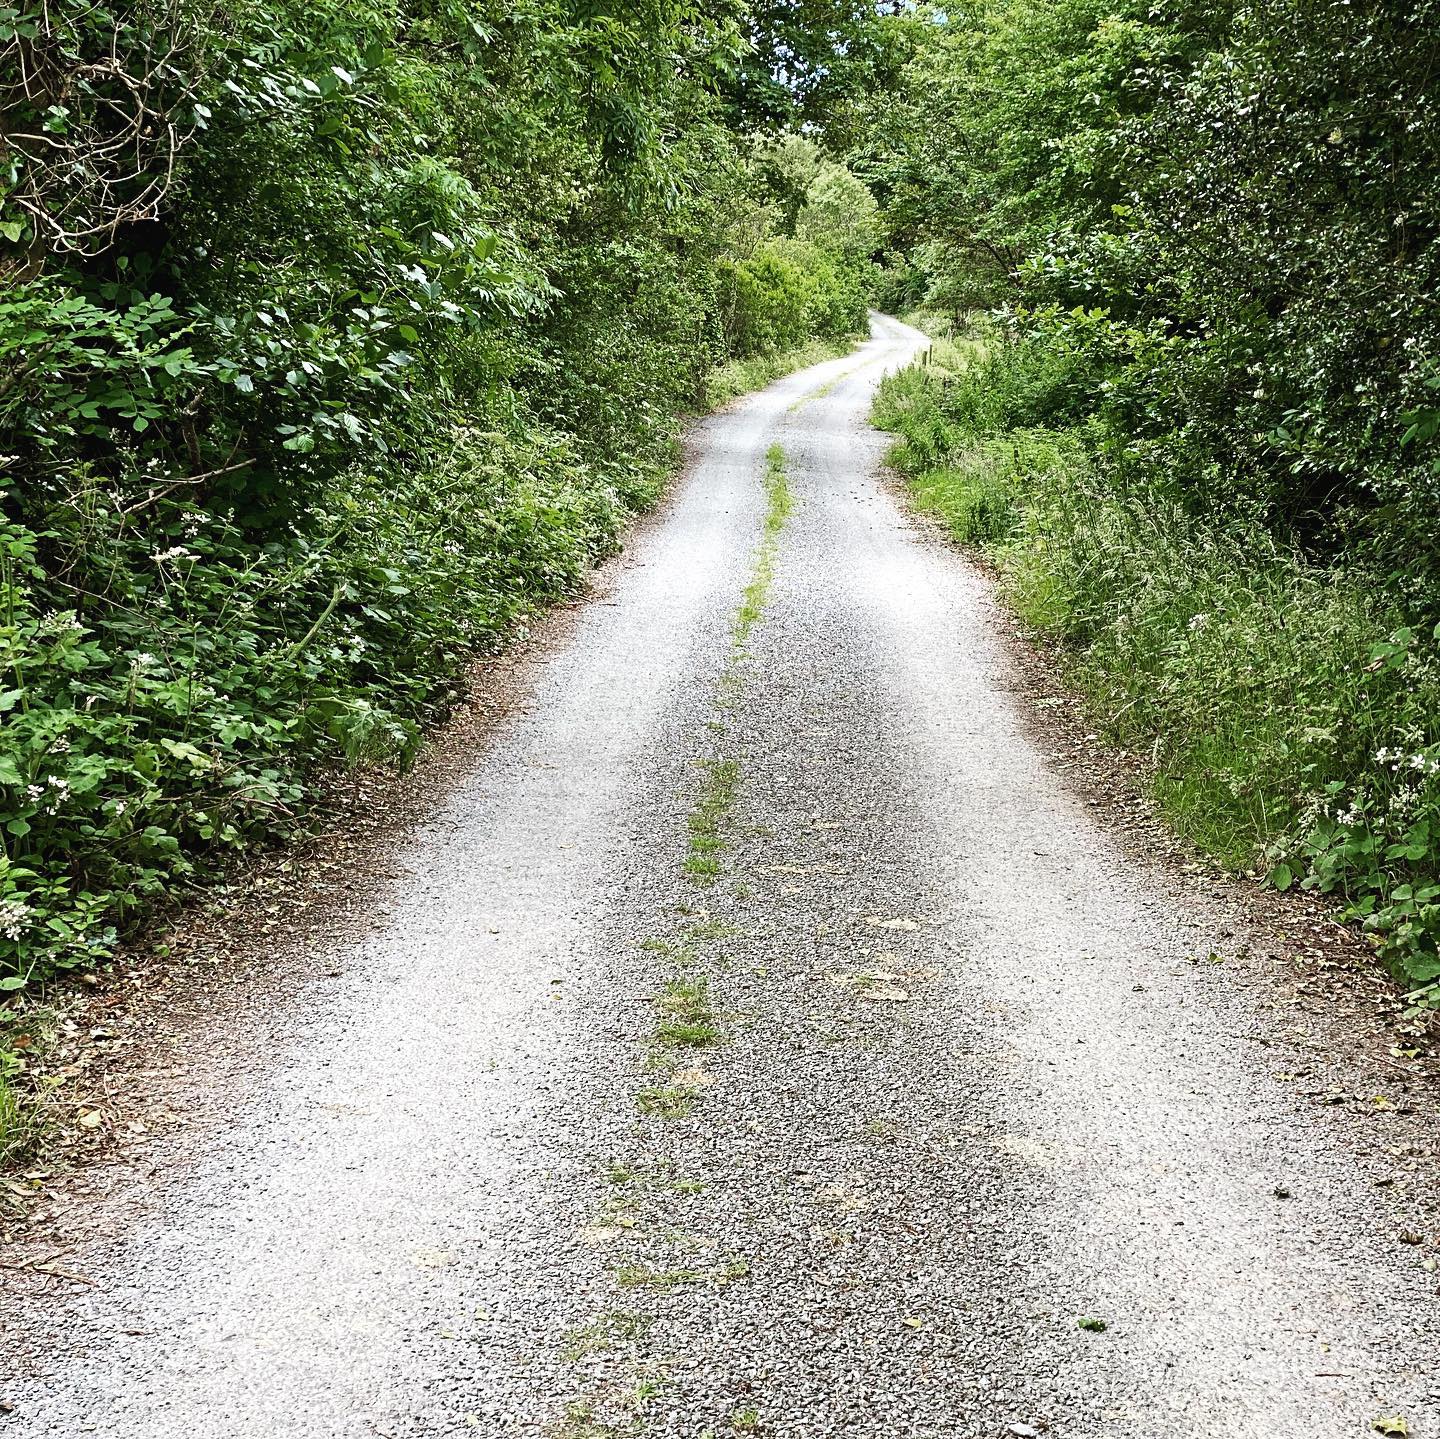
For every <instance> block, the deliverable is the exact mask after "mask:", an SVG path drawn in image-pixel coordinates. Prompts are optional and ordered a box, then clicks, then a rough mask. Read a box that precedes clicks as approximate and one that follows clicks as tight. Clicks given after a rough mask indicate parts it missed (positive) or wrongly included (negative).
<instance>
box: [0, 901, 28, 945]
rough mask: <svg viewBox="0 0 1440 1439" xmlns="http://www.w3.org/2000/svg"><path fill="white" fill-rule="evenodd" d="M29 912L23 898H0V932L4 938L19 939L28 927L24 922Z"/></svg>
mask: <svg viewBox="0 0 1440 1439" xmlns="http://www.w3.org/2000/svg"><path fill="white" fill-rule="evenodd" d="M30 913H31V909H30V906H29V905H28V904H26V903H25V901H24V900H23V899H0V934H3V935H4V936H5V938H6V939H19V938H20V936H21V935H23V934H24V933H25V931H26V930H27V929H29V928H30V926H29V924H28V923H27V922H26V921H27V918H28V916H29V915H30Z"/></svg>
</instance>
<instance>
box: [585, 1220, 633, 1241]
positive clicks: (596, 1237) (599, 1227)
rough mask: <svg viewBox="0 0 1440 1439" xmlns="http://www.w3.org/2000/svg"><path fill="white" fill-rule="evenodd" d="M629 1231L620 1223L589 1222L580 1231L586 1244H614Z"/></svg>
mask: <svg viewBox="0 0 1440 1439" xmlns="http://www.w3.org/2000/svg"><path fill="white" fill-rule="evenodd" d="M629 1232H630V1231H629V1230H627V1229H623V1228H622V1227H621V1226H620V1225H618V1224H589V1225H586V1227H585V1228H584V1229H582V1230H581V1231H580V1238H581V1239H583V1240H584V1241H585V1243H586V1244H613V1243H614V1242H615V1241H616V1240H617V1239H623V1238H624V1237H625V1235H626V1234H628V1233H629Z"/></svg>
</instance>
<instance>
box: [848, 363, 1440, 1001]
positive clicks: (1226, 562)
mask: <svg viewBox="0 0 1440 1439" xmlns="http://www.w3.org/2000/svg"><path fill="white" fill-rule="evenodd" d="M1065 384H1066V377H1065V373H1064V365H1063V361H1062V360H1058V359H1057V357H1056V356H1055V355H1054V354H1053V353H1051V352H1046V351H1045V350H1044V349H1043V348H1041V347H1040V346H1039V345H1038V344H1031V345H1025V344H1014V343H1005V342H1003V341H1002V340H1001V339H999V338H998V337H991V338H990V340H989V343H988V344H976V343H973V342H964V343H959V344H957V343H954V342H950V341H946V340H943V339H942V340H939V341H937V343H936V346H935V349H934V351H933V352H932V356H931V358H930V362H929V363H926V364H921V365H917V366H914V367H912V368H911V369H909V370H907V371H905V372H903V373H901V374H899V375H897V376H894V377H892V378H890V379H889V380H887V381H886V382H885V383H884V385H883V386H882V388H881V390H880V394H879V396H878V398H877V402H876V408H875V416H874V417H875V421H876V423H877V424H878V425H880V426H881V427H882V428H884V429H888V430H892V431H894V432H895V433H896V434H897V436H898V437H899V439H898V443H897V445H896V448H895V451H894V462H895V463H896V465H897V466H898V467H899V468H900V469H901V471H902V472H903V473H904V474H905V475H906V476H907V477H908V479H909V481H910V484H911V486H912V489H913V492H914V494H915V497H916V500H917V502H918V504H920V505H921V506H922V507H923V508H925V509H927V510H929V511H931V512H933V513H935V514H937V515H939V516H940V517H941V518H942V519H943V520H944V521H945V523H946V524H947V526H948V527H949V529H950V531H951V533H952V534H953V535H954V537H955V538H956V539H957V540H958V541H960V542H961V543H964V544H967V545H972V546H975V547H977V548H978V549H980V550H982V551H983V552H984V553H985V554H986V555H987V556H988V557H989V558H990V559H991V560H992V561H993V562H994V564H995V566H996V568H997V570H998V574H999V578H1000V585H1001V589H1002V592H1003V594H1004V596H1005V598H1006V600H1007V601H1008V602H1009V603H1010V604H1011V606H1012V607H1013V608H1014V609H1015V611H1016V612H1017V613H1018V614H1019V615H1020V616H1021V617H1022V619H1023V620H1024V621H1025V622H1026V623H1027V624H1028V625H1030V626H1031V627H1032V628H1033V629H1034V630H1035V631H1037V632H1038V633H1039V634H1041V635H1043V636H1045V637H1047V638H1049V639H1051V640H1053V641H1055V642H1056V643H1057V644H1058V646H1059V647H1060V649H1061V652H1062V654H1063V655H1064V656H1065V661H1066V677H1067V679H1068V681H1069V682H1070V683H1071V684H1072V685H1074V686H1075V687H1076V688H1077V689H1078V690H1079V691H1080V692H1081V693H1082V695H1083V696H1084V697H1085V699H1086V701H1087V703H1088V706H1089V711H1090V714H1091V716H1092V719H1093V721H1094V723H1095V724H1096V725H1097V726H1098V727H1099V728H1101V730H1102V731H1103V732H1104V733H1105V734H1106V735H1107V737H1109V738H1110V739H1112V740H1113V741H1115V742H1117V743H1120V744H1123V745H1125V746H1126V747H1127V748H1132V749H1135V750H1137V751H1140V752H1142V753H1145V754H1148V755H1150V756H1153V770H1152V784H1153V788H1154V792H1155V795H1156V796H1157V798H1158V800H1159V802H1160V803H1161V805H1162V806H1163V807H1164V810H1165V812H1166V813H1167V814H1168V815H1169V816H1170V818H1171V820H1172V821H1173V822H1174V824H1175V825H1176V827H1177V828H1178V829H1179V830H1180V831H1181V832H1182V833H1183V834H1184V835H1186V836H1187V837H1188V838H1189V839H1190V840H1192V841H1193V842H1194V843H1196V844H1197V845H1198V846H1199V847H1201V848H1202V849H1203V850H1205V851H1206V852H1207V853H1209V854H1211V855H1213V856H1214V857H1215V858H1216V859H1218V860H1220V861H1221V862H1222V863H1224V864H1225V865H1227V866H1229V867H1232V868H1235V869H1242V870H1251V871H1253V872H1255V873H1257V875H1264V876H1266V877H1268V879H1269V880H1270V882H1272V883H1274V884H1276V885H1278V886H1279V887H1281V888H1288V887H1289V886H1290V885H1292V884H1302V885H1305V886H1307V887H1311V888H1315V889H1318V890H1321V891H1323V892H1324V893H1326V894H1331V895H1334V896H1335V898H1336V900H1337V902H1338V904H1339V905H1340V906H1341V907H1342V908H1343V911H1344V913H1345V914H1346V915H1347V916H1349V917H1350V918H1352V919H1354V920H1356V921H1357V922H1359V923H1362V924H1363V925H1364V926H1365V928H1366V930H1367V931H1368V932H1369V933H1370V934H1371V935H1372V936H1373V938H1374V940H1375V942H1376V944H1377V947H1378V948H1379V950H1380V952H1381V953H1382V955H1383V956H1384V958H1385V959H1386V961H1387V962H1388V963H1389V964H1390V965H1391V966H1392V968H1393V969H1394V971H1395V972H1396V974H1397V976H1398V977H1399V978H1400V979H1401V981H1402V982H1403V983H1405V984H1406V985H1407V987H1409V988H1410V989H1412V990H1414V991H1416V998H1417V1001H1418V1002H1429V1003H1432V1004H1434V1003H1437V1002H1440V987H1437V986H1436V984H1435V981H1436V979H1437V977H1440V958H1437V941H1440V905H1437V899H1440V881H1437V877H1440V658H1437V647H1436V642H1435V641H1436V635H1435V634H1434V633H1433V632H1432V630H1430V629H1429V628H1421V626H1420V625H1419V624H1417V623H1416V622H1415V620H1414V617H1413V616H1412V615H1410V614H1408V613H1407V612H1406V611H1405V610H1404V609H1403V608H1402V607H1401V606H1400V604H1399V603H1398V602H1397V601H1395V600H1394V599H1389V598H1386V596H1387V595H1393V594H1394V587H1393V586H1385V585H1382V584H1379V583H1377V582H1376V580H1377V577H1376V576H1374V575H1371V574H1369V573H1367V572H1366V571H1365V570H1364V569H1362V568H1359V567H1358V566H1354V567H1352V566H1346V565H1341V564H1335V563H1328V564H1321V563H1319V562H1317V561H1315V560H1313V559H1311V558H1310V557H1308V556H1307V555H1306V554H1305V553H1304V552H1303V551H1302V550H1301V549H1300V548H1299V547H1298V546H1297V545H1295V544H1293V543H1287V542H1285V541H1284V540H1282V539H1281V538H1279V537H1277V536H1276V535H1274V534H1272V533H1271V532H1269V531H1268V530H1267V529H1266V528H1265V527H1264V526H1263V525H1261V524H1259V523H1258V522H1256V521H1254V520H1247V519H1246V518H1245V517H1244V516H1243V515H1242V514H1238V513H1233V512H1232V513H1228V514H1224V515H1221V514H1217V513H1206V512H1205V511H1203V510H1201V509H1199V508H1198V507H1197V506H1196V505H1195V504H1193V503H1186V502H1184V500H1183V499H1182V497H1178V496H1171V495H1167V494H1165V493H1163V492H1160V491H1157V490H1155V489H1150V488H1139V487H1132V486H1130V485H1127V483H1126V480H1125V476H1124V471H1123V469H1122V468H1121V467H1119V466H1117V465H1115V464H1114V463H1112V462H1110V460H1109V459H1108V457H1107V456H1106V455H1105V453H1104V451H1103V447H1102V446H1101V445H1100V443H1099V440H1098V436H1097V434H1096V433H1095V432H1094V431H1093V430H1092V429H1091V428H1090V427H1089V426H1088V425H1087V424H1086V423H1085V422H1084V421H1081V422H1079V423H1069V422H1068V416H1067V414H1066V410H1067V399H1066V396H1065V393H1064V387H1065ZM1077 408H1079V407H1077ZM1037 417H1038V418H1040V419H1041V421H1042V422H1040V423H1037V422H1036V421H1037ZM1045 420H1049V421H1050V422H1049V423H1046V422H1044V421H1045Z"/></svg>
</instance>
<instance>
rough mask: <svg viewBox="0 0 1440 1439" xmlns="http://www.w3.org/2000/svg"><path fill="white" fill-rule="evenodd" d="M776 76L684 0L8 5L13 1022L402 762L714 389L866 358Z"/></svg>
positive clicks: (649, 476) (2, 615)
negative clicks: (166, 899) (747, 124)
mask: <svg viewBox="0 0 1440 1439" xmlns="http://www.w3.org/2000/svg"><path fill="white" fill-rule="evenodd" d="M740 44H741V41H740V29H739V22H738V20H737V18H736V17H734V16H731V17H729V18H726V16H725V15H723V14H722V15H720V16H719V17H718V18H717V17H716V16H715V15H713V14H712V12H711V11H708V10H706V9H705V7H702V6H699V5H695V4H690V3H677V4H666V5H663V6H638V7H637V6H633V5H618V4H617V5H608V4H603V3H602V4H588V3H587V4H585V5H575V4H572V3H569V0H523V3H521V4H508V3H507V4H500V3H498V0H469V3H466V4H463V5H462V4H453V3H450V0H370V3H366V4H362V5H360V6H356V5H353V4H348V3H347V4H343V5H342V4H340V3H338V0H307V3H305V4H303V5H302V4H299V3H297V0H232V3H229V4H227V5H225V6H223V7H210V6H207V5H202V4H200V3H199V0H157V3H155V4H153V5H150V6H143V7H122V8H120V9H115V10H106V9H103V8H97V7H94V6H91V5H89V4H82V3H80V0H73V3H72V0H50V3H48V4H47V5H46V6H43V7H42V6H40V5H38V4H36V5H31V4H27V3H23V0H22V4H21V5H20V6H19V7H18V8H12V9H11V10H10V11H8V12H5V13H3V14H0V115H3V117H4V122H5V123H4V138H3V139H0V457H3V458H0V464H3V474H0V499H3V505H4V510H3V519H0V606H3V607H0V670H3V678H0V712H3V715H4V728H3V732H0V809H3V814H0V834H3V840H4V850H3V854H0V989H3V990H10V991H14V990H17V989H20V988H23V987H24V986H26V985H27V983H31V982H33V981H35V980H39V979H44V978H46V977H48V976H52V975H54V974H55V973H57V972H58V971H61V970H65V969H69V968H74V967H76V966H87V967H88V966H89V965H91V964H93V962H94V961H95V960H96V958H97V957H99V956H102V955H104V954H106V953H107V952H109V950H110V949H111V947H112V946H113V944H114V942H115V939H116V936H117V934H118V933H119V932H121V931H123V929H124V927H125V926H126V924H127V923H128V922H130V921H132V920H133V919H134V918H135V917H136V916H137V915H138V914H140V913H141V912H143V910H144V909H145V907H146V906H147V905H149V904H150V903H152V902H153V900H154V899H155V897H156V896H157V895H158V894H160V893H161V892H162V891H164V890H166V889H167V888H169V887H172V886H173V885H175V884H176V883H177V882H181V883H183V882H187V881H189V880H190V879H192V878H193V877H196V876H198V875H201V874H202V873H203V872H205V871H206V870H207V869H209V868H212V867H213V865H214V863H215V861H216V860H217V858H219V857H221V856H223V854H224V853H225V852H227V851H230V850H234V849H237V848H239V847H242V846H245V845H247V844H250V843H252V842H254V841H256V840H257V839H261V838H263V839H266V840H270V839H273V838H276V837H280V836H283V835H284V834H285V833H286V832H287V831H288V830H289V829H291V828H292V827H293V826H295V825H296V824H298V823H301V822H303V820H304V817H305V815H306V811H307V810H308V809H309V808H310V806H311V805H312V804H313V803H314V801H315V798H316V796H317V794H319V793H322V792H323V788H324V773H325V771H326V769H327V768H328V767H330V766H333V765H336V764H343V763H349V762H355V761H358V760H378V759H382V758H398V759H399V760H400V761H401V762H405V761H406V760H408V758H409V757H410V756H411V755H412V754H413V752H414V750H415V747H416V745H417V742H418V738H419V734H420V730H421V727H422V726H423V724H424V723H425V722H426V720H427V719H429V718H431V717H433V716H434V715H436V714H437V713H439V712H441V711H443V710H444V708H445V707H446V706H447V705H448V704H449V703H451V702H452V701H453V699H454V698H455V696H456V694H457V692H458V687H459V685H460V684H461V682H462V674H463V662H464V657H465V656H466V655H467V654H469V653H472V652H474V651H476V650H481V649H484V648H486V647H488V646H493V645H494V644H496V643H497V642H499V640H500V639H501V638H503V636H504V635H505V634H506V633H507V631H508V630H510V629H511V628H512V627H513V625H514V624H515V623H516V622H517V620H519V619H521V618H522V617H523V616H524V615H525V614H527V613H528V612H529V611H531V610H532V609H533V608H534V607H535V606H537V605H540V604H543V603H545V602H547V601H549V600H552V599H554V598H555V597H556V596H558V595H562V594H565V593H567V592H570V591H572V590H574V589H575V588H576V587H577V586H578V585H580V584H581V583H582V582H583V576H584V574H585V572H586V570H587V568H588V567H589V566H590V565H591V564H592V563H593V562H594V560H595V559H596V557H597V556H599V555H602V554H604V553H606V552H607V551H609V550H610V549H612V548H613V547H614V546H615V544H616V543H617V535H618V532H619V529H620V526H621V523H622V521H623V519H624V517H625V516H626V514H627V513H628V512H629V511H630V510H631V509H633V508H635V507H636V506H639V505H643V504H645V503H647V502H648V501H649V500H650V499H652V498H653V497H654V495H655V494H656V493H657V490H658V487H659V485H660V483H661V482H662V480H663V477H664V475H665V474H666V472H667V470H668V468H669V466H670V465H671V464H672V462H673V458H674V454H675V438H676V434H677V425H678V416H679V415H680V414H681V412H683V411H684V410H685V409H686V408H687V407H691V406H693V405H694V404H695V403H697V401H699V400H700V398H701V397H702V395H703V393H704V382H705V377H706V374H707V372H708V371H709V370H710V369H711V368H712V367H713V366H714V365H716V364H717V363H719V362H722V361H724V360H726V359H727V358H729V357H730V356H731V355H734V354H737V353H742V354H743V353H746V352H748V351H751V350H764V351H766V352H767V359H768V362H769V363H771V364H776V363H779V361H778V360H776V359H775V353H774V352H775V351H777V349H780V348H783V347H787V346H791V345H795V344H799V343H801V342H804V341H807V340H809V339H810V338H811V337H812V336H815V335H823V336H826V337H830V338H834V337H837V336H840V335H844V334H850V333H853V332H854V331H856V330H857V329H858V328H860V327H861V325H862V324H863V320H864V306H863V285H864V283H865V276H866V271H865V265H866V264H867V263H868V255H864V254H861V253H859V252H857V251H855V250H854V249H853V248H845V247H837V246H835V245H832V244H829V243H828V242H827V241H826V239H825V237H824V236H810V237H808V238H807V237H806V236H803V235H801V236H797V234H796V232H795V222H796V215H794V214H790V215H785V214H782V213H781V212H779V211H778V210H776V209H774V208H773V207H769V208H767V207H766V206H765V205H764V204H759V205H756V206H750V207H749V208H747V205H748V202H747V201H746V199H745V196H746V194H747V193H748V192H749V191H751V190H754V189H757V188H763V187H760V186H759V182H758V181H757V180H756V179H755V174H756V171H755V169H754V165H755V161H754V160H753V148H754V147H753V145H752V144H751V142H750V141H749V140H748V139H743V138H742V137H741V136H740V134H739V133H738V130H737V124H736V113H737V112H736V108H735V107H736V103H737V102H736V99H735V94H734V74H735V64H736V61H737V57H738V56H739V54H740ZM817 164H818V162H817ZM826 173H827V175H828V177H829V178H828V182H827V188H825V192H824V194H823V195H822V196H820V197H818V199H817V202H816V203H824V204H825V205H827V206H828V207H830V209H831V210H832V211H833V210H835V208H836V206H837V205H838V204H840V201H841V200H843V198H844V195H845V194H848V196H849V204H850V208H851V209H854V208H855V207H856V206H863V204H864V202H866V201H868V195H867V194H866V193H865V192H864V189H863V187H860V186H857V185H855V184H854V182H853V181H849V177H848V176H846V175H844V172H842V171H838V170H836V169H835V167H833V166H831V167H830V168H829V170H828V171H827V172H826ZM817 174H818V169H817ZM812 178H813V177H812ZM847 181H849V189H848V190H846V189H845V183H846V182H847ZM842 192H843V193H842ZM837 196H838V197H839V198H837ZM806 204H807V202H806V200H805V198H804V197H803V196H802V197H801V204H800V206H799V212H804V210H805V208H806ZM842 208H843V206H842ZM873 208H874V207H873V202H870V210H871V211H873ZM737 217H742V218H737ZM767 266H769V267H770V268H769V269H768V270H767ZM741 276H747V277H749V279H750V280H754V281H755V284H756V286H757V287H758V288H757V290H756V294H757V296H758V298H756V299H754V301H753V303H751V301H750V299H749V298H748V292H747V300H746V305H748V309H746V311H745V317H744V320H743V323H739V324H737V323H736V314H737V306H738V304H739V302H738V300H737V295H738V293H739V287H740V283H741V282H740V280H739V277H741ZM776 276H778V277H779V278H776ZM747 283H748V281H747ZM742 308H743V307H742Z"/></svg>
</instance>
